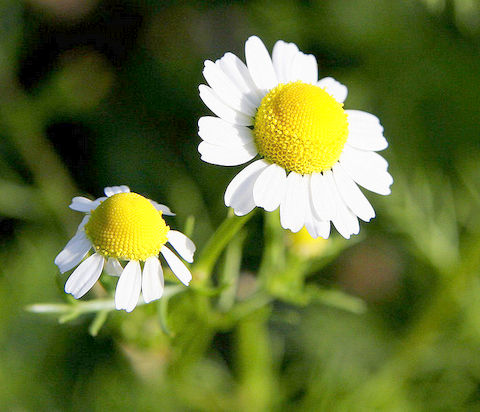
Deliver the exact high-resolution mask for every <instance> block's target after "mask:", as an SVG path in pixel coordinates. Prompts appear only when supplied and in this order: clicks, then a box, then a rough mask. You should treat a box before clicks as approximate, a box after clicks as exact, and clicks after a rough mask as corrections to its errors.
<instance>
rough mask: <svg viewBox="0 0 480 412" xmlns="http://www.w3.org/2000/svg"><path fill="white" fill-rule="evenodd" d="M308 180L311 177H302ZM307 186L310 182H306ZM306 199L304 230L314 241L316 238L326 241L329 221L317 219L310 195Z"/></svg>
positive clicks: (328, 232)
mask: <svg viewBox="0 0 480 412" xmlns="http://www.w3.org/2000/svg"><path fill="white" fill-rule="evenodd" d="M310 178H311V176H309V175H306V176H304V179H307V180H309V179H310ZM308 185H310V182H308ZM308 197H309V199H308V202H306V205H305V228H306V229H307V231H308V233H309V234H310V236H311V237H312V238H314V239H316V238H317V237H323V238H324V239H328V236H329V235H330V221H329V220H319V219H317V217H316V216H315V212H314V207H313V202H312V199H311V196H310V193H308Z"/></svg>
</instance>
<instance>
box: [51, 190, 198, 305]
mask: <svg viewBox="0 0 480 412" xmlns="http://www.w3.org/2000/svg"><path fill="white" fill-rule="evenodd" d="M105 195H106V197H101V198H98V199H96V200H93V201H92V200H89V199H87V198H84V197H75V198H74V199H73V200H72V204H71V205H70V207H71V208H72V209H73V210H76V211H79V212H83V213H85V217H84V218H83V221H82V223H81V224H80V226H79V227H78V230H77V233H76V235H75V236H74V237H73V238H72V239H71V240H70V241H69V242H68V243H67V245H66V246H65V248H64V249H63V250H62V251H61V252H60V253H59V254H58V256H57V257H56V259H55V264H56V265H57V266H58V267H59V269H60V272H61V273H64V272H66V271H68V270H70V269H72V268H74V267H75V266H77V265H78V267H77V268H76V269H75V270H74V272H73V273H72V274H71V276H70V277H69V278H68V280H67V283H66V284H65V292H67V293H71V294H72V295H73V296H74V297H75V298H77V299H78V298H80V297H82V296H83V295H84V294H85V293H87V292H88V291H89V290H90V289H91V288H92V286H93V285H94V284H95V282H96V281H97V280H98V279H99V277H100V275H101V273H102V271H103V269H105V271H106V272H107V273H108V274H110V275H113V276H120V279H119V281H118V284H117V289H116V292H115V306H116V308H117V309H125V310H126V311H127V312H131V311H132V310H133V309H134V308H135V306H136V305H137V302H138V299H139V296H140V292H142V294H143V299H144V301H145V302H147V303H148V302H151V301H153V300H155V299H159V298H160V297H161V296H162V294H163V287H164V280H163V271H162V267H161V265H160V261H159V259H158V256H159V254H162V255H163V257H164V258H165V260H166V262H167V263H168V265H169V266H170V268H171V269H172V271H173V273H174V274H175V275H176V276H177V278H178V279H179V280H180V281H181V282H182V283H184V284H185V285H188V284H189V282H190V280H191V279H192V275H191V274H190V271H189V270H188V268H187V267H186V266H185V265H184V264H183V263H182V261H181V260H180V259H179V258H178V257H177V256H176V254H175V253H173V252H172V251H171V250H170V249H169V248H168V247H167V246H166V243H167V242H169V243H170V244H171V245H172V246H173V248H174V249H175V250H176V251H177V252H178V254H179V255H180V256H181V257H182V258H183V259H184V260H186V261H187V262H190V263H191V262H193V254H194V252H195V245H194V244H193V242H192V241H191V240H190V239H188V238H187V237H186V236H185V235H184V234H182V233H180V232H178V231H175V230H170V228H169V226H167V224H166V223H165V220H164V219H163V215H173V213H172V212H171V211H170V209H169V208H168V207H167V206H164V205H160V204H158V203H156V202H154V201H151V200H148V199H146V198H145V197H143V196H141V195H139V194H137V193H132V192H130V189H129V188H128V187H127V186H114V187H107V188H105ZM91 249H93V250H94V252H95V253H93V254H92V255H91V256H89V257H88V258H87V259H85V260H83V259H84V258H85V256H86V255H87V254H88V252H89V251H90V250H91ZM121 261H122V262H126V265H125V266H123V265H122V263H121ZM80 262H81V263H80ZM141 263H143V270H142V267H141Z"/></svg>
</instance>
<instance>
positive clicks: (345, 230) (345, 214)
mask: <svg viewBox="0 0 480 412" xmlns="http://www.w3.org/2000/svg"><path fill="white" fill-rule="evenodd" d="M324 173H325V174H324V175H325V177H326V178H327V180H328V181H329V185H330V187H331V189H332V195H333V201H334V202H335V205H336V208H335V209H336V213H335V216H333V219H332V223H333V224H334V226H335V228H336V229H337V230H338V233H340V234H341V235H342V236H343V237H344V238H345V239H349V238H350V236H351V235H353V234H355V235H356V234H357V233H358V232H359V231H360V225H359V224H358V219H357V217H356V216H355V215H354V214H353V213H352V212H351V211H350V210H349V209H348V208H347V206H346V205H345V202H344V201H343V199H342V198H341V196H340V193H339V192H338V189H337V186H336V184H335V181H334V178H333V173H332V171H331V170H328V171H327V172H324Z"/></svg>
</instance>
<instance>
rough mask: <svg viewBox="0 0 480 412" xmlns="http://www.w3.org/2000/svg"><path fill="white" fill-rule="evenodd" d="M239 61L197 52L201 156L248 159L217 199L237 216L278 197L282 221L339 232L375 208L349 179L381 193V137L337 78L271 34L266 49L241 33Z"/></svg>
mask: <svg viewBox="0 0 480 412" xmlns="http://www.w3.org/2000/svg"><path fill="white" fill-rule="evenodd" d="M245 56H246V62H247V64H246V65H245V64H244V63H243V62H242V61H241V60H240V59H239V58H238V57H236V56H235V55H233V54H232V53H227V54H225V55H224V56H223V57H222V58H221V59H219V60H217V61H216V62H215V63H214V62H211V61H209V60H207V61H206V62H205V68H204V70H203V74H204V77H205V79H206V80H207V83H208V85H209V86H207V85H201V86H200V88H199V89H200V97H201V98H202V100H203V101H204V103H205V104H206V105H207V106H208V107H209V109H210V110H211V111H212V112H213V113H215V114H216V116H217V117H214V116H205V117H202V118H201V119H200V120H199V135H200V137H201V138H202V140H203V141H202V142H201V143H200V145H199V147H198V150H199V152H200V154H201V158H202V160H204V161H206V162H208V163H212V164H217V165H222V166H235V165H240V164H243V163H246V162H249V161H251V160H252V159H254V158H255V157H259V159H257V160H255V161H253V162H252V163H250V164H249V165H248V166H247V167H245V168H244V169H243V170H242V171H241V172H240V173H238V174H237V176H235V178H234V179H233V180H232V182H231V183H230V184H229V186H228V187H227V190H226V192H225V204H226V205H227V206H231V207H232V208H233V209H234V212H235V214H237V215H239V216H242V215H245V214H247V213H249V212H250V211H251V210H252V209H253V208H254V207H255V206H258V207H262V208H264V209H265V210H267V211H273V210H275V209H277V208H278V207H280V222H281V224H282V226H283V227H284V228H285V229H290V230H291V231H292V232H298V231H299V230H300V229H301V228H302V227H305V228H306V229H307V230H308V232H309V233H310V235H311V236H312V237H314V238H316V237H319V236H321V237H323V238H328V236H329V234H330V222H332V223H333V225H334V226H335V227H336V228H337V230H338V231H339V232H340V234H341V235H343V236H344V237H345V238H349V237H350V236H351V235H352V234H357V233H358V232H359V230H360V226H359V223H358V218H360V219H362V220H364V221H369V220H370V219H371V218H373V217H374V216H375V212H374V210H373V208H372V206H371V205H370V203H369V201H368V200H367V199H366V197H365V196H364V195H363V193H362V192H361V190H360V189H359V187H358V186H357V185H360V186H363V187H364V188H365V189H368V190H370V191H373V192H376V193H379V194H382V195H387V194H389V193H390V185H391V184H392V183H393V179H392V177H391V176H390V174H389V173H388V171H387V168H388V163H387V162H386V161H385V159H383V157H381V156H380V155H378V154H377V153H375V152H376V151H380V150H383V149H385V148H386V147H387V146H388V143H387V141H386V140H385V138H384V136H383V127H382V126H381V125H380V122H379V120H378V119H377V117H375V116H374V115H372V114H369V113H366V112H363V111H359V110H345V109H344V107H343V102H344V100H345V99H346V97H347V88H346V87H345V86H344V85H342V84H340V83H339V82H337V81H336V80H334V79H333V78H331V77H326V78H323V79H321V80H318V67H317V62H316V59H315V57H314V56H312V55H306V54H304V53H302V52H301V51H299V50H298V48H297V46H296V45H294V44H293V43H285V42H283V41H278V42H277V43H276V44H275V46H274V48H273V53H272V57H271V58H270V55H269V54H268V51H267V49H266V48H265V46H264V44H263V43H262V41H261V40H260V39H259V38H258V37H256V36H252V37H250V38H249V39H248V40H247V42H246V45H245Z"/></svg>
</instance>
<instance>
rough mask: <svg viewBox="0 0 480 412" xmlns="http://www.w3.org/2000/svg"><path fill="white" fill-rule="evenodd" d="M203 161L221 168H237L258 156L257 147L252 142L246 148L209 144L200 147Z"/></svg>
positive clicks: (201, 144)
mask: <svg viewBox="0 0 480 412" xmlns="http://www.w3.org/2000/svg"><path fill="white" fill-rule="evenodd" d="M198 151H199V152H200V154H201V155H202V156H201V159H202V160H203V161H204V162H207V163H211V164H214V165H220V166H237V165H241V164H243V163H246V162H248V161H250V160H252V159H253V158H254V157H255V156H256V155H257V153H258V152H257V147H256V146H255V143H254V142H253V141H252V142H250V143H247V144H246V145H245V146H237V147H229V148H225V147H222V146H216V145H213V144H210V143H208V142H205V141H203V142H201V143H200V144H199V145H198Z"/></svg>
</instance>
